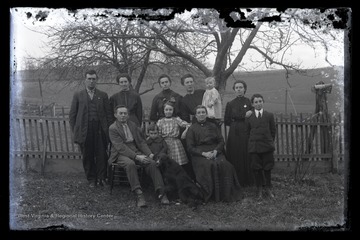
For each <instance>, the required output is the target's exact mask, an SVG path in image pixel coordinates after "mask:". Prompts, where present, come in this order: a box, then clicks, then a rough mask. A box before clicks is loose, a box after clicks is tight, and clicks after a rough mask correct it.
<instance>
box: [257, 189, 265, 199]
mask: <svg viewBox="0 0 360 240" xmlns="http://www.w3.org/2000/svg"><path fill="white" fill-rule="evenodd" d="M256 198H257V199H258V200H262V199H263V192H262V188H258V189H257V192H256Z"/></svg>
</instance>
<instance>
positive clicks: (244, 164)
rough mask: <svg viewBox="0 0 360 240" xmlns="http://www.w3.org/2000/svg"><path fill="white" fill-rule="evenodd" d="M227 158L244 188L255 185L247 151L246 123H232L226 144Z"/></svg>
mask: <svg viewBox="0 0 360 240" xmlns="http://www.w3.org/2000/svg"><path fill="white" fill-rule="evenodd" d="M226 157H227V159H228V160H229V162H230V163H231V164H232V165H233V166H234V168H235V170H236V173H237V176H238V180H239V183H240V185H241V186H242V187H248V186H253V185H254V177H253V172H252V169H251V159H250V157H249V154H248V151H247V138H246V135H245V122H232V123H231V125H230V130H229V136H228V140H227V143H226Z"/></svg>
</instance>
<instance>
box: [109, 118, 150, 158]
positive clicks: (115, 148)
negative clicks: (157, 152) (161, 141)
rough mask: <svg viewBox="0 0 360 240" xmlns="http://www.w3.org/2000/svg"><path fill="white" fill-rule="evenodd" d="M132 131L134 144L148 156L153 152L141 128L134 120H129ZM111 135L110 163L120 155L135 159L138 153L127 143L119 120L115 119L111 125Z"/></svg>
mask: <svg viewBox="0 0 360 240" xmlns="http://www.w3.org/2000/svg"><path fill="white" fill-rule="evenodd" d="M127 125H128V126H129V129H130V132H131V134H132V136H133V138H134V144H135V146H136V148H137V149H138V150H139V151H140V152H141V153H142V154H144V155H146V156H148V155H150V154H151V150H150V149H149V147H148V145H147V144H146V141H145V139H144V137H143V133H142V132H141V129H140V128H139V127H138V126H137V125H136V124H135V123H134V122H132V121H129V120H128V121H127ZM109 137H110V141H111V152H110V157H109V164H111V163H113V162H115V161H117V159H118V157H119V156H120V155H122V156H125V157H128V158H130V159H133V160H134V159H135V156H136V155H137V154H138V153H136V152H134V151H133V150H132V149H131V148H129V147H128V146H127V145H126V143H125V142H126V137H125V132H124V129H123V127H122V126H121V123H120V122H119V121H117V120H116V121H115V122H114V123H113V124H111V126H110V127H109Z"/></svg>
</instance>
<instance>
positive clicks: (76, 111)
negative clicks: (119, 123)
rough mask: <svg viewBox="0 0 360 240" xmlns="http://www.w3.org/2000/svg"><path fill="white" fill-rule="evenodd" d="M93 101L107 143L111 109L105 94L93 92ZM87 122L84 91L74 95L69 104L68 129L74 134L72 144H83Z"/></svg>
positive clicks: (85, 92)
mask: <svg viewBox="0 0 360 240" xmlns="http://www.w3.org/2000/svg"><path fill="white" fill-rule="evenodd" d="M93 101H95V103H96V109H97V112H98V116H99V121H100V125H101V127H102V130H103V131H104V134H105V136H106V140H107V141H109V126H110V124H111V123H112V122H111V121H112V119H113V118H112V116H111V113H112V112H111V108H110V103H109V97H108V95H107V93H105V92H103V91H100V90H98V89H96V90H95V93H94V97H93ZM88 120H89V99H88V93H87V91H86V89H84V90H81V91H78V92H76V93H75V94H74V97H73V99H72V102H71V107H70V112H69V121H70V127H71V130H72V132H73V134H74V142H75V143H78V144H82V143H85V139H86V135H87V132H88Z"/></svg>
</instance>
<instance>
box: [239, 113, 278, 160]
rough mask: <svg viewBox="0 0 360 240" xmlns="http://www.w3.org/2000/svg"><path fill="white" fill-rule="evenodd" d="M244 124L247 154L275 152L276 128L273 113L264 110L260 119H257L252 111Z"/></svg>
mask: <svg viewBox="0 0 360 240" xmlns="http://www.w3.org/2000/svg"><path fill="white" fill-rule="evenodd" d="M245 122H246V135H247V137H248V139H249V142H248V152H249V153H263V152H271V151H274V150H275V145H274V140H275V135H276V126H275V119H274V114H273V113H270V112H267V111H265V110H264V111H263V115H262V117H261V118H257V117H256V115H255V110H254V111H253V114H251V116H250V117H249V118H246V119H245Z"/></svg>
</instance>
